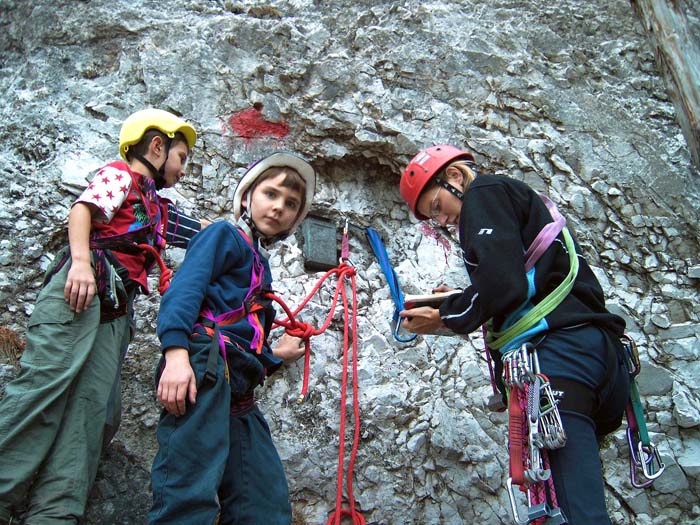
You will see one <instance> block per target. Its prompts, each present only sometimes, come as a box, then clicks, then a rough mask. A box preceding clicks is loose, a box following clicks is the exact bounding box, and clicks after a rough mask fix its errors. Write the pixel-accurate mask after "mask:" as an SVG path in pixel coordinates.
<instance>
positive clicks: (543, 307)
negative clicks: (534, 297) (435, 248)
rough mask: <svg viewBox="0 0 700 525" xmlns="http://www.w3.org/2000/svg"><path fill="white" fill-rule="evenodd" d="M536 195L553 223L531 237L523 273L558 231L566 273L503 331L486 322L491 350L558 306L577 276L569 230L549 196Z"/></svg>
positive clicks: (532, 265) (502, 345) (528, 269)
mask: <svg viewBox="0 0 700 525" xmlns="http://www.w3.org/2000/svg"><path fill="white" fill-rule="evenodd" d="M540 198H541V199H542V200H543V201H544V203H545V205H546V206H547V209H548V210H549V212H550V214H551V215H552V218H553V219H554V222H550V223H548V224H547V225H546V226H545V227H544V228H543V229H542V230H540V232H539V233H538V234H537V237H535V240H534V241H533V242H532V244H531V245H530V247H529V248H528V249H527V251H526V252H525V272H529V271H530V270H531V269H532V268H533V267H534V265H535V263H536V262H537V260H538V259H539V258H540V257H541V256H542V254H543V253H544V252H545V251H546V249H547V248H548V247H549V246H550V245H551V244H552V242H553V241H554V239H555V238H556V237H557V235H559V232H562V233H563V235H564V243H565V245H566V250H567V252H568V254H569V273H568V274H567V276H566V277H565V278H564V280H563V281H562V282H561V283H560V284H559V286H557V287H556V288H555V289H554V290H553V291H552V292H551V293H550V294H549V295H547V296H546V297H545V298H544V299H542V300H541V301H540V302H539V303H537V305H535V307H534V308H532V309H531V310H530V311H529V312H528V313H527V314H525V315H524V316H523V317H521V318H520V319H519V320H518V321H517V322H516V323H514V324H513V325H511V326H509V327H508V328H507V329H506V330H503V331H501V332H495V331H493V330H492V329H491V328H492V323H491V322H489V323H487V325H486V327H487V334H486V335H487V343H488V346H489V347H490V348H493V349H495V350H500V349H502V348H503V347H505V346H506V345H507V344H508V343H509V342H511V341H513V340H514V339H516V338H517V337H518V336H520V335H522V334H523V333H524V332H526V331H527V330H529V329H530V328H531V327H533V326H534V325H536V324H537V323H538V322H540V321H541V320H542V319H544V318H545V317H546V316H547V315H549V314H550V313H551V312H552V311H553V310H554V309H555V308H556V307H557V306H559V305H560V304H561V302H562V301H563V300H564V299H565V298H566V296H567V295H569V292H571V289H572V288H573V287H574V281H575V280H576V276H577V275H578V267H579V263H578V256H577V255H576V246H575V245H574V239H573V237H572V236H571V233H569V229H568V228H567V227H566V219H564V217H563V216H562V215H561V214H560V213H559V210H557V207H556V206H555V204H554V203H553V202H552V201H551V200H550V199H549V197H547V196H546V195H540Z"/></svg>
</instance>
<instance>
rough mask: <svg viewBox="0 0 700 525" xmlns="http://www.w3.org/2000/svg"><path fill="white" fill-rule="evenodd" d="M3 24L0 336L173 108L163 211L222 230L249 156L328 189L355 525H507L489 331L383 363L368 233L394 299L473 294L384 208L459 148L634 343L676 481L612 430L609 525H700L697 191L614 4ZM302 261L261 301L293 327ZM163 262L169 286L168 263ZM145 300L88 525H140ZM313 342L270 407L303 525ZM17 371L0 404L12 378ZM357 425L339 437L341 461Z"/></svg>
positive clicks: (329, 402) (451, 252)
mask: <svg viewBox="0 0 700 525" xmlns="http://www.w3.org/2000/svg"><path fill="white" fill-rule="evenodd" d="M693 24H695V26H697V17H695V18H693ZM0 29H1V30H0V51H1V52H2V69H0V89H2V93H3V95H2V97H1V98H0V116H1V117H2V122H3V126H2V128H1V129H0V138H1V139H2V144H3V148H2V151H1V152H0V172H1V173H2V177H1V178H0V230H1V231H2V239H1V240H0V304H2V310H0V324H1V325H2V326H3V327H4V328H6V329H8V330H11V331H13V332H14V333H16V334H19V335H22V334H23V332H24V328H25V326H26V320H27V318H28V315H29V314H30V313H31V311H32V308H33V302H34V299H35V298H36V295H37V293H38V290H39V287H40V284H41V280H42V274H43V271H44V269H45V268H46V266H47V264H48V262H49V261H50V260H51V258H52V257H53V256H54V255H55V254H56V252H57V250H58V249H59V248H60V246H61V245H62V244H63V243H64V242H65V219H66V217H67V213H68V210H69V207H70V205H71V202H72V201H73V199H74V198H75V195H76V193H78V192H79V191H80V189H81V188H82V187H83V186H84V185H85V184H86V177H88V176H89V175H90V174H91V173H92V172H93V171H94V170H95V169H96V168H97V167H99V166H100V165H101V164H102V163H104V162H106V161H108V160H111V159H114V158H116V157H117V137H118V132H119V126H120V124H121V121H122V120H123V119H124V118H125V117H126V116H127V115H128V114H129V113H131V112H132V111H134V110H136V109H140V108H142V107H144V106H155V107H160V108H164V109H171V110H174V111H176V112H179V113H181V114H182V115H183V116H185V117H186V118H187V119H189V120H191V121H192V122H193V123H195V125H196V127H197V129H198V131H199V132H200V140H199V141H198V144H197V148H196V151H195V153H194V157H193V159H192V161H191V168H190V170H191V173H190V175H189V176H188V177H187V178H186V179H185V180H184V181H183V182H182V183H181V184H180V186H179V187H178V188H177V190H176V191H170V196H171V197H173V198H175V199H176V200H177V202H178V204H179V205H180V206H181V207H182V208H184V209H185V210H188V211H195V212H196V213H200V214H202V215H204V216H206V217H208V218H211V219H215V220H219V219H222V220H224V219H228V218H229V216H230V214H229V210H230V207H231V203H232V197H233V191H234V189H235V185H236V182H237V180H238V178H239V176H240V174H241V173H242V171H243V169H244V167H245V166H246V165H247V164H248V163H249V162H250V161H252V160H254V159H256V158H258V157H259V156H261V155H263V154H265V153H267V152H269V151H271V150H273V149H280V148H285V149H292V150H295V151H297V152H299V153H301V154H303V155H304V156H305V157H307V158H308V159H310V160H311V161H312V163H313V164H314V165H315V167H316V168H317V169H318V172H319V175H320V180H319V184H318V192H317V199H316V202H315V204H314V213H316V214H317V215H319V216H321V217H323V218H325V219H328V220H330V221H332V222H333V223H335V224H336V225H338V227H339V228H340V227H341V226H342V225H343V224H344V221H345V220H346V219H347V220H349V221H350V223H351V225H352V227H351V228H350V234H351V238H350V259H351V260H352V263H353V264H354V265H355V266H356V268H357V286H358V301H359V304H358V309H357V314H358V329H357V336H358V339H359V359H358V372H357V380H358V384H359V404H358V406H359V409H360V417H361V429H360V437H361V440H360V444H359V450H358V455H357V460H356V462H355V476H354V483H353V488H354V496H355V499H356V501H357V505H358V506H359V507H360V508H361V509H362V511H363V512H364V515H365V517H366V519H367V522H368V523H370V522H371V523H381V524H387V525H389V524H397V525H398V524H401V525H406V524H418V523H421V524H424V523H427V524H445V525H452V524H454V525H456V524H461V523H473V522H478V523H484V524H501V523H504V524H505V523H510V522H511V520H510V515H509V510H508V509H509V503H508V497H507V495H506V492H505V490H504V486H505V485H504V480H505V476H506V468H507V455H506V452H505V447H504V435H505V434H506V424H505V418H504V417H503V416H502V415H500V414H493V413H490V412H488V410H487V409H486V407H485V400H486V398H487V396H488V394H489V392H490V385H489V383H488V372H487V368H486V364H485V363H484V362H483V360H482V358H481V354H480V353H479V349H480V348H482V346H481V341H480V337H479V336H478V334H472V335H471V336H467V337H443V338H438V337H424V338H423V337H420V338H418V339H417V340H415V341H414V342H412V343H405V344H402V343H397V342H396V341H394V339H393V337H392V334H391V327H390V324H389V322H390V318H391V314H392V312H393V302H392V300H391V295H390V293H389V290H388V287H387V284H386V280H385V278H384V276H383V274H382V272H381V269H380V267H379V264H378V262H377V259H376V258H375V256H374V255H373V254H372V252H371V250H370V247H369V245H368V243H367V242H366V240H365V238H364V232H363V231H362V227H365V226H369V225H371V226H373V227H374V228H375V229H377V230H378V231H379V233H380V234H381V235H382V237H383V239H384V242H385V244H386V246H387V250H388V253H389V256H390V259H391V262H392V264H393V265H394V267H395V269H396V272H397V275H398V277H399V280H400V282H401V284H402V288H403V290H404V292H405V293H416V292H423V291H425V290H428V289H430V288H432V287H433V286H434V285H435V284H437V283H440V282H447V283H450V284H452V285H456V286H458V285H464V284H465V281H466V273H465V270H464V268H463V265H462V263H461V259H460V258H459V256H458V254H457V249H456V246H455V245H454V244H450V243H447V242H445V241H444V239H438V238H435V237H432V238H431V237H429V236H427V237H426V236H422V235H421V231H420V229H419V226H418V224H417V223H416V222H415V221H414V219H413V218H411V217H409V215H408V213H407V209H406V207H405V206H404V205H403V203H402V201H401V198H400V196H399V192H398V180H399V174H400V172H401V169H402V167H403V166H404V165H405V164H406V162H407V161H408V160H409V159H410V157H411V156H412V155H413V154H415V153H416V152H417V151H418V150H419V149H420V148H422V147H425V146H427V145H430V144H432V143H440V142H450V143H454V144H456V145H461V146H463V147H465V148H469V149H471V150H472V151H473V152H474V154H475V156H476V158H477V160H478V163H479V164H480V166H481V171H482V172H493V173H501V174H507V175H509V176H511V177H514V178H518V179H521V180H524V181H526V182H528V183H529V184H531V185H533V186H534V187H535V188H537V189H539V190H542V191H546V192H547V193H548V194H549V195H550V196H551V197H552V199H553V200H554V201H555V202H556V203H557V204H558V205H559V207H560V209H561V210H562V211H563V212H564V213H565V214H566V215H567V218H568V221H569V224H571V225H572V226H573V229H574V230H576V231H577V232H578V239H579V241H580V243H581V245H582V246H583V247H584V250H585V252H586V255H587V257H588V258H589V260H590V261H591V263H592V265H593V266H594V267H595V269H596V272H597V274H598V276H599V278H600V280H601V283H602V284H603V286H604V289H605V291H606V293H607V295H608V298H609V302H610V308H611V310H613V311H614V312H616V313H618V314H620V315H622V316H623V317H624V318H625V319H626V321H627V323H628V332H629V333H630V334H631V335H632V336H633V337H634V338H635V339H636V340H637V341H638V343H639V346H640V351H641V354H642V360H643V371H642V374H641V376H640V379H639V383H640V389H641V391H642V394H643V400H644V404H645V406H646V408H647V410H648V425H649V429H650V432H651V436H652V439H653V440H654V442H655V443H656V444H657V445H658V447H659V450H660V452H661V455H662V458H663V461H664V462H665V463H666V464H667V466H668V467H667V469H668V471H667V473H666V474H664V476H663V477H662V478H661V479H660V480H659V481H658V482H657V483H656V485H655V487H654V488H653V489H650V490H647V491H640V490H636V489H633V488H632V486H631V485H630V482H629V479H628V466H627V462H628V455H629V454H628V451H627V447H626V438H625V435H624V430H623V429H621V430H619V431H618V432H616V433H615V434H614V435H613V437H612V439H609V440H608V443H607V445H606V447H605V448H604V449H603V452H602V457H603V460H604V468H605V475H606V481H607V487H608V504H609V509H610V512H611V513H612V515H613V517H614V518H615V520H616V521H617V522H618V523H637V524H645V525H646V524H662V523H680V522H683V523H698V520H699V518H698V516H699V515H700V507H699V506H698V497H699V493H700V437H698V436H699V434H698V425H699V424H700V400H699V399H698V394H697V389H696V388H695V387H696V385H697V384H698V383H699V382H700V364H699V363H700V361H699V360H698V349H699V348H700V344H699V342H698V338H699V337H700V329H699V328H698V309H697V306H695V305H697V304H698V299H699V297H698V296H699V293H698V275H699V272H698V266H699V264H700V262H699V261H698V253H700V250H699V247H700V246H699V245H700V239H699V236H698V230H697V224H698V222H699V219H700V199H699V198H698V197H699V196H700V195H699V194H700V182H699V181H700V179H698V177H697V173H693V172H692V169H691V165H690V159H689V154H688V149H687V147H686V144H685V142H684V139H683V135H682V133H681V130H680V128H679V126H678V125H677V124H676V121H675V120H674V108H673V104H672V103H671V102H670V101H669V98H668V96H667V94H666V91H665V87H664V84H663V81H662V79H661V77H660V76H659V74H658V73H657V67H656V65H655V63H654V55H653V52H652V51H651V48H650V47H649V45H648V42H647V40H646V37H645V35H644V32H643V29H642V27H641V25H640V24H639V22H638V20H637V19H635V17H634V14H633V12H632V11H631V9H630V6H629V3H628V2H625V1H623V0H609V1H602V0H596V1H592V2H577V1H574V0H562V1H559V2H555V3H552V2H545V1H541V0H526V1H522V2H513V1H510V0H493V1H491V2H486V3H484V2H477V1H471V0H446V1H441V2H428V3H426V2H419V1H418V0H405V1H403V2H380V1H376V2H370V1H359V2H358V1H357V0H355V1H352V2H351V1H348V0H334V1H333V2H314V1H311V0H286V1H285V0H279V1H278V0H273V1H271V2H268V3H260V2H252V1H241V2H232V1H212V2H192V1H187V0H174V1H172V2H167V3H153V2H140V3H135V2H132V1H128V0H111V1H109V2H107V1H103V0H92V1H90V2H87V1H71V2H69V1H59V2H57V1H55V0H52V1H49V0H34V1H32V2H25V1H19V0H3V5H2V17H0ZM303 242H304V239H303V238H302V237H301V235H297V237H295V238H293V239H289V240H287V241H285V242H283V243H282V244H281V245H280V246H279V248H278V249H277V250H276V251H275V253H274V255H273V266H274V274H275V277H276V280H277V285H276V289H277V290H278V291H279V292H280V293H281V294H282V295H283V296H284V297H285V298H286V299H287V300H288V302H289V304H290V305H291V306H295V305H297V304H299V303H300V302H301V300H302V299H303V297H305V296H306V294H307V293H308V292H310V291H311V289H312V287H313V285H314V284H315V283H316V282H317V280H318V278H319V277H320V276H321V275H322V274H320V273H313V272H310V271H307V270H305V269H304V264H303V263H304V260H303V256H302V248H303V246H304V245H303ZM169 253H170V256H169V257H170V262H171V263H172V265H174V266H176V265H177V262H178V261H179V260H181V258H182V256H183V254H182V253H179V252H178V251H177V250H172V251H171V252H169ZM154 289H155V287H154ZM332 294H333V288H332V287H329V288H328V289H326V290H325V291H324V292H322V294H321V295H320V296H317V297H316V298H315V299H313V300H312V301H311V302H310V303H309V305H308V306H307V308H306V309H305V311H304V314H303V315H304V320H305V321H308V322H311V323H313V324H314V325H315V326H318V325H320V324H321V323H322V322H323V321H324V320H325V318H326V316H327V315H328V311H329V308H330V304H331V299H332ZM158 302H159V298H158V297H157V294H152V295H150V296H148V297H140V298H139V299H138V300H137V304H136V307H137V311H138V313H139V320H138V335H137V336H136V338H135V340H134V342H133V344H132V346H131V347H130V350H129V353H128V355H127V358H126V363H125V365H124V370H123V379H124V387H123V389H124V422H123V424H122V427H121V430H120V432H119V433H118V435H117V437H116V439H115V441H114V442H113V444H112V445H111V447H110V449H109V450H108V451H107V454H106V456H105V460H104V462H103V466H102V467H101V470H100V472H99V474H98V480H97V482H96V485H95V489H94V492H93V498H92V499H91V502H90V507H89V511H88V516H87V523H90V524H101V523H125V524H131V523H143V522H144V521H145V515H146V513H147V511H148V506H149V504H150V492H149V491H150V488H149V475H148V470H149V468H150V462H151V460H152V457H153V455H154V452H155V433H154V430H155V426H156V424H157V420H158V414H159V412H158V406H157V404H156V402H155V400H154V394H153V385H152V378H153V370H154V367H155V365H156V363H157V360H158V357H159V351H158V342H157V339H156V337H155V328H156V327H155V316H156V312H157V307H158ZM278 335H279V330H277V331H275V332H274V333H273V337H277V336H278ZM312 347H313V356H312V359H311V388H310V394H309V396H308V398H307V400H306V401H305V402H304V403H303V404H297V403H296V398H297V396H298V394H299V391H300V388H301V377H302V376H301V374H302V369H303V366H302V363H301V362H298V363H295V364H292V365H290V366H288V367H287V368H286V369H285V370H284V371H283V372H281V373H278V374H277V375H276V376H274V377H272V378H271V379H270V380H269V381H268V382H267V384H266V385H265V386H264V387H261V388H260V389H259V396H260V404H261V406H262V408H263V410H264V412H265V413H266V415H267V417H268V419H269V422H270V426H271V428H272V432H273V435H274V437H275V439H276V443H277V445H278V448H279V451H280V454H281V456H282V459H283V461H284V464H285V469H286V472H287V475H288V479H289V485H290V490H291V494H292V499H293V503H294V511H295V523H297V524H304V523H321V522H325V521H326V519H327V516H328V513H329V512H330V511H331V510H332V509H333V508H334V505H335V488H336V476H337V470H338V469H337V464H338V444H339V436H338V428H339V403H340V385H341V374H342V363H343V361H342V318H341V312H340V311H337V312H336V315H335V317H334V319H333V321H332V323H331V325H330V327H329V330H328V331H326V332H325V333H324V334H323V335H321V336H318V337H316V338H314V339H313V340H312ZM3 350H4V349H3ZM6 353H7V354H8V355H7V356H6V357H4V362H5V364H4V365H2V367H0V391H1V390H2V386H3V385H4V384H5V383H6V382H7V381H9V379H10V377H12V376H13V375H14V374H15V369H14V368H13V367H12V366H10V365H11V364H12V363H13V358H12V356H11V355H10V354H11V353H12V352H6ZM351 399H352V398H351V397H350V398H349V400H348V403H347V406H348V409H349V413H351V408H352V402H351ZM352 430H353V425H352V420H351V419H349V420H348V433H347V440H350V439H351V437H352ZM348 454H349V450H348V451H346V465H347V457H348Z"/></svg>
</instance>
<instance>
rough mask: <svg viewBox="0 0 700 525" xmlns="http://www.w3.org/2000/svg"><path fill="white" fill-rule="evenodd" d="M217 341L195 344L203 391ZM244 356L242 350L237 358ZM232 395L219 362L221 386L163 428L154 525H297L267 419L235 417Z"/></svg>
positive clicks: (208, 389)
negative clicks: (205, 376) (212, 345)
mask: <svg viewBox="0 0 700 525" xmlns="http://www.w3.org/2000/svg"><path fill="white" fill-rule="evenodd" d="M210 341H211V339H209V338H208V337H201V336H199V337H196V338H194V339H193V340H192V343H191V349H190V363H191V364H192V368H193V369H194V371H195V374H196V376H197V380H198V385H199V384H201V380H202V377H203V375H204V371H205V370H206V362H207V356H208V352H209V344H210ZM231 351H236V350H233V349H232V350H231ZM230 407H231V390H230V387H229V385H228V383H227V381H226V379H225V378H224V361H223V359H222V358H221V356H219V360H218V370H217V382H216V384H214V385H207V386H200V387H199V389H198V392H197V402H196V404H195V405H194V406H192V405H188V407H187V413H186V414H185V415H184V416H182V417H176V416H173V415H172V414H168V413H166V412H164V413H163V414H162V416H161V420H160V422H159V424H158V430H157V433H156V435H157V438H158V445H159V448H158V453H157V454H156V457H155V459H154V461H153V468H152V472H151V482H152V487H153V507H152V509H151V512H150V513H149V516H148V517H149V523H150V524H151V525H155V524H168V525H176V524H183V525H184V524H187V525H189V524H192V525H199V524H212V523H214V522H215V520H216V518H217V515H219V513H220V517H219V522H218V523H219V524H220V525H226V524H234V523H235V524H237V525H238V524H240V525H243V524H246V525H253V524H260V525H263V524H264V525H289V524H290V523H291V521H292V514H291V505H290V503H289V490H288V488H287V479H286V477H285V475H284V470H283V467H282V462H281V460H280V458H279V455H278V453H277V450H276V449H275V446H274V444H273V442H272V437H271V436H270V430H269V428H268V425H267V423H266V421H265V418H264V417H263V415H262V413H261V412H260V411H259V410H258V409H257V408H255V407H254V406H253V407H251V409H250V410H249V411H247V412H244V413H242V414H238V415H236V416H232V415H231V413H230Z"/></svg>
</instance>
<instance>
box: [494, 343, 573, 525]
mask: <svg viewBox="0 0 700 525" xmlns="http://www.w3.org/2000/svg"><path fill="white" fill-rule="evenodd" d="M503 380H504V383H505V385H506V387H507V389H508V392H509V403H508V405H509V432H508V440H509V449H510V473H509V474H510V475H509V477H508V480H507V487H508V497H509V498H510V504H511V511H512V513H513V519H515V521H516V522H517V523H523V524H524V523H533V522H534V523H544V524H546V525H554V524H559V523H566V518H565V516H564V514H563V513H562V511H561V509H559V508H558V504H557V498H556V494H555V491H554V482H553V480H552V476H551V470H550V468H549V457H548V455H547V450H554V449H558V448H561V447H563V446H564V445H565V444H566V433H565V432H564V427H563V425H562V421H561V416H560V415H559V409H558V407H557V403H558V401H557V400H556V399H555V397H554V394H553V393H552V389H551V386H550V384H549V380H548V379H547V376H545V375H544V374H542V373H541V372H540V364H539V359H538V356H537V349H536V348H535V347H534V346H533V345H532V344H530V343H525V344H523V345H522V346H521V347H520V348H518V349H515V350H512V351H510V352H508V353H507V354H505V355H504V356H503ZM513 485H518V486H520V490H521V491H522V492H525V493H527V516H526V517H522V516H521V515H520V513H519V511H518V505H517V503H516V495H515V491H514V490H513ZM543 520H544V521H543Z"/></svg>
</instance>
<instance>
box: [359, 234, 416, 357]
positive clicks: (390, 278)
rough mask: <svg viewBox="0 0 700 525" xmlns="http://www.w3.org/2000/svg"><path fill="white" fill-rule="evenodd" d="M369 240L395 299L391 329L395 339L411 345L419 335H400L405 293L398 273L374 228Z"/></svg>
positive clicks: (368, 237) (368, 235) (368, 236)
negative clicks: (400, 313)
mask: <svg viewBox="0 0 700 525" xmlns="http://www.w3.org/2000/svg"><path fill="white" fill-rule="evenodd" d="M367 240H368V241H369V244H370V246H372V250H373V251H374V254H375V255H376V256H377V259H379V266H381V268H382V272H384V276H385V277H386V281H387V284H388V285H389V290H391V297H392V298H393V299H394V315H393V317H392V319H391V327H392V330H393V333H394V339H396V340H397V341H399V342H401V343H409V342H411V341H413V340H414V339H415V338H416V337H417V334H413V335H412V336H411V337H409V338H408V339H406V338H403V337H401V336H400V335H399V330H400V329H401V323H402V322H403V317H400V316H399V312H400V311H401V310H403V309H404V302H403V292H401V286H400V285H399V279H398V277H396V272H394V269H393V268H392V267H391V262H389V256H388V255H387V253H386V248H385V247H384V243H383V242H382V238H381V236H380V235H379V233H378V232H377V230H375V229H374V228H367Z"/></svg>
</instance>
